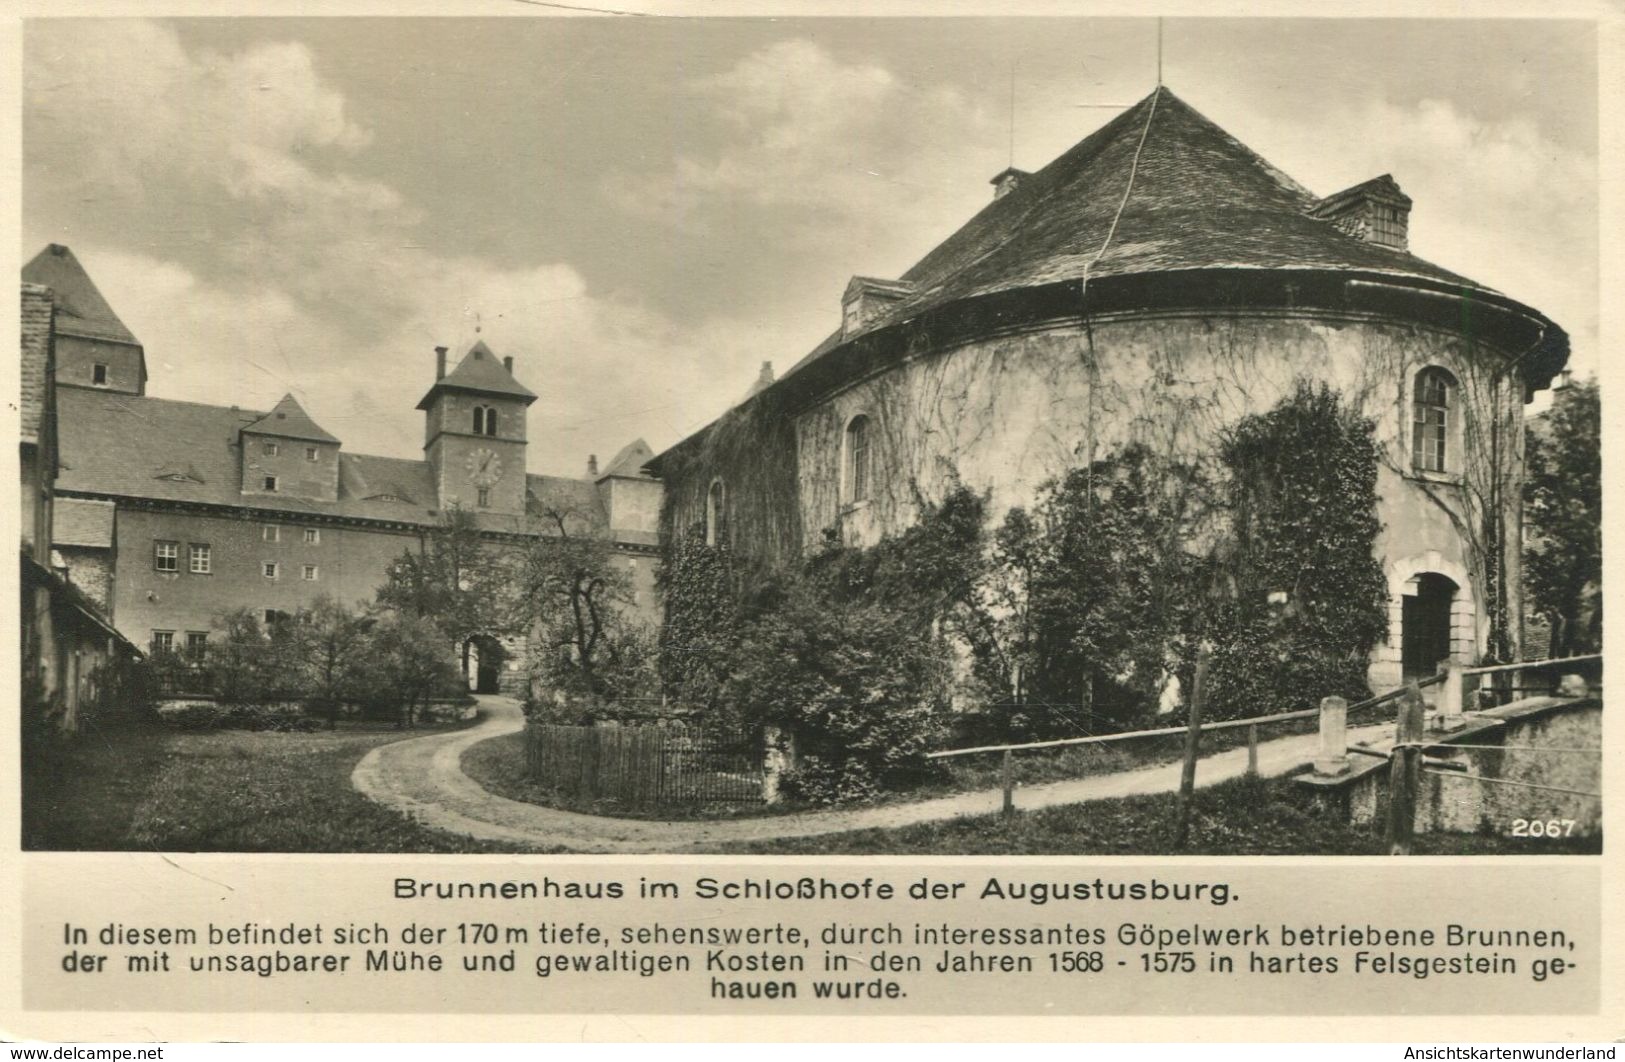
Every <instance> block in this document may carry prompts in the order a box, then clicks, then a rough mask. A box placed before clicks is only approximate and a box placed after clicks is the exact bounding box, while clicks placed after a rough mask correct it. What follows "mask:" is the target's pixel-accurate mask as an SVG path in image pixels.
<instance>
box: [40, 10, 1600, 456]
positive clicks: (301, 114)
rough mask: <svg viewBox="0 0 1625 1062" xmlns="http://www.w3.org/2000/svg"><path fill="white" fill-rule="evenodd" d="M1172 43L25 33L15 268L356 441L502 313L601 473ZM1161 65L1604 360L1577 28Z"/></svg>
mask: <svg viewBox="0 0 1625 1062" xmlns="http://www.w3.org/2000/svg"><path fill="white" fill-rule="evenodd" d="M1155 56H1156V29H1155V22H1154V21H1152V20H1148V19H1146V20H1139V19H1117V20H1100V19H1076V20H1040V19H1008V20H1000V19H968V18H956V19H885V20H878V19H877V20H864V19H776V20H724V19H672V20H663V19H626V20H622V19H596V18H595V19H557V18H534V19H532V18H525V19H517V18H503V19H488V20H487V19H446V18H434V19H337V18H333V19H305V20H296V19H242V18H237V19H197V20H178V21H156V22H150V21H123V20H118V21H112V20H108V21H102V20H85V19H76V20H71V21H66V20H64V21H54V20H33V21H31V22H30V23H29V24H28V25H27V27H26V29H25V35H24V81H23V84H24V102H25V112H24V127H23V134H24V147H23V152H24V184H23V200H24V202H23V205H24V211H23V227H22V229H23V247H22V248H21V253H22V254H23V256H24V258H25V259H26V258H27V257H29V256H32V255H33V253H34V252H35V251H37V250H38V249H39V248H40V247H41V246H42V245H43V244H45V243H47V242H52V241H55V242H59V243H66V244H68V245H70V246H71V247H73V248H74V250H75V252H76V253H77V254H78V255H79V257H80V259H81V260H82V261H83V262H84V263H85V265H86V267H87V268H88V269H89V271H90V273H91V275H92V276H93V277H94V279H95V280H96V282H97V284H98V285H99V286H100V287H101V289H102V291H103V293H104V294H105V295H107V297H108V299H109V301H110V302H111V303H112V304H113V306H114V308H115V309H116V310H117V311H118V312H119V314H120V315H121V316H122V317H123V319H124V321H125V323H126V324H127V325H129V326H130V328H131V329H132V330H133V331H134V332H135V333H136V335H137V336H139V337H140V338H141V339H142V341H143V342H144V343H145V344H146V349H147V358H148V364H149V368H150V371H151V374H152V379H151V383H150V393H151V394H154V395H159V396H163V397H168V398H182V399H191V400H196V401H206V402H219V403H235V404H238V405H243V406H250V407H255V406H257V407H261V408H269V406H270V405H271V404H272V403H274V402H275V401H276V400H277V398H279V397H280V396H281V395H282V394H284V393H285V392H288V391H292V392H293V393H294V394H295V395H296V396H298V398H299V399H300V401H301V402H303V403H304V404H305V406H306V408H307V409H308V410H310V412H311V413H312V415H313V416H314V417H315V418H316V420H317V421H318V422H320V423H321V424H323V425H324V426H326V427H327V428H328V429H329V430H331V431H333V432H334V433H336V434H337V435H339V436H340V437H341V438H343V439H344V442H345V446H346V448H348V449H350V450H355V451H361V452H372V453H384V454H391V455H396V456H405V457H409V456H415V455H416V454H418V453H419V452H421V446H422V434H421V432H422V427H421V422H420V420H419V417H420V414H418V413H416V412H415V411H414V409H413V406H414V404H415V403H416V401H417V399H418V398H419V397H420V396H421V395H422V393H423V391H424V389H425V388H426V387H427V386H428V384H429V382H430V379H431V377H432V362H433V355H432V350H433V348H434V346H436V345H437V344H446V345H449V346H452V347H453V348H454V350H455V351H457V352H458V353H460V349H459V348H461V349H466V347H467V346H468V345H469V344H470V343H471V342H472V341H473V339H474V336H475V330H476V328H478V329H480V331H481V334H482V335H483V337H484V338H485V339H487V341H488V342H489V343H490V344H491V345H492V346H493V347H494V348H495V349H496V350H497V352H498V353H500V354H512V355H514V356H515V357H516V359H517V362H518V374H519V376H520V378H521V379H522V380H523V381H524V382H525V383H526V384H527V385H528V386H530V388H531V389H532V390H534V391H536V392H537V393H538V394H539V395H540V396H541V398H540V400H539V401H538V402H537V403H536V404H535V406H533V407H532V409H531V417H530V438H531V446H530V465H531V470H532V471H535V472H552V473H562V474H579V473H580V471H581V468H582V465H583V463H584V461H585V458H586V455H587V454H588V453H590V452H596V453H598V454H600V455H605V454H608V453H611V452H613V451H614V450H616V449H618V448H619V447H620V446H621V445H623V444H624V443H626V442H628V441H630V440H631V439H633V438H636V437H638V436H643V437H645V438H647V440H648V441H649V443H650V444H651V445H653V446H654V447H655V449H656V450H657V451H658V450H659V449H661V448H663V447H664V446H666V445H669V444H671V443H672V442H675V441H676V440H677V439H678V438H680V437H682V436H683V435H685V434H687V433H688V432H689V431H692V430H693V429H695V428H697V427H699V426H701V425H702V424H704V423H705V422H706V421H708V420H709V419H711V418H712V417H714V416H715V415H716V414H717V413H719V412H720V411H721V410H722V409H723V408H725V407H726V406H727V405H729V404H730V403H731V402H732V401H734V400H736V399H737V398H738V397H739V395H741V394H742V393H743V392H744V391H745V389H746V388H747V386H748V385H749V384H750V382H751V380H752V379H753V378H754V377H755V375H756V371H757V367H758V366H759V364H760V363H761V362H762V361H764V360H770V361H772V362H774V364H775V365H777V366H778V367H780V368H781V369H782V368H784V367H787V366H788V365H790V364H791V363H793V362H794V361H795V360H797V359H798V358H799V357H800V356H801V355H802V354H804V353H805V352H806V351H807V350H808V349H809V348H811V347H812V346H813V345H815V344H816V343H817V342H818V341H819V340H820V339H821V338H823V336H824V335H826V334H827V333H828V332H830V331H831V330H832V329H833V328H834V327H836V326H837V325H838V323H839V302H840V296H841V291H842V289H843V288H844V287H845V285H846V281H847V279H848V278H849V277H850V276H852V275H853V274H855V273H862V274H867V275H876V276H896V275H898V274H899V273H901V272H902V271H903V270H905V269H906V268H907V267H908V266H909V265H910V264H912V263H913V262H914V261H915V260H916V259H918V258H919V257H921V256H922V255H923V254H924V253H925V252H926V251H928V250H929V249H930V248H931V247H932V246H933V245H934V244H936V243H937V242H939V241H940V240H941V239H942V238H944V237H945V236H947V235H948V234H949V233H950V232H952V231H953V229H955V228H956V227H957V226H958V225H959V224H960V223H962V222H963V221H964V220H966V219H967V218H969V217H970V216H971V215H972V214H973V213H974V212H975V211H976V210H978V209H980V207H981V206H982V205H983V203H985V202H986V201H987V199H988V197H989V195H990V189H989V187H988V185H987V183H986V182H987V179H988V178H989V177H991V176H992V175H993V174H994V173H996V172H997V171H998V170H1000V169H1002V168H1003V167H1004V166H1005V165H1007V164H1008V163H1009V162H1010V161H1011V160H1012V141H1013V157H1014V163H1015V165H1017V166H1019V167H1022V168H1024V169H1036V168H1037V167H1039V166H1042V165H1043V164H1045V163H1047V162H1048V161H1049V160H1050V159H1052V158H1054V157H1055V155H1057V154H1058V153H1059V152H1061V151H1062V150H1064V149H1065V148H1066V147H1068V146H1070V145H1071V144H1072V143H1074V142H1076V141H1077V140H1079V139H1081V138H1082V137H1083V136H1084V135H1086V134H1087V133H1089V132H1090V131H1091V130H1093V129H1094V128H1096V127H1098V126H1099V125H1101V124H1102V123H1104V122H1105V121H1107V120H1109V119H1110V118H1111V117H1112V116H1113V115H1114V114H1116V113H1117V111H1116V109H1115V108H1119V107H1121V106H1124V105H1127V104H1131V103H1133V102H1134V101H1135V100H1137V99H1139V98H1140V97H1142V96H1144V95H1145V94H1146V93H1148V92H1149V91H1150V90H1151V89H1152V87H1153V86H1154V85H1155V77H1156V73H1155V70H1156V59H1155ZM1012 69H1013V70H1014V108H1013V114H1014V120H1013V123H1012V100H1011V96H1012V93H1011V84H1012ZM1165 77H1166V81H1167V83H1168V85H1169V87H1170V88H1172V89H1173V90H1174V91H1175V92H1177V93H1178V94H1179V95H1180V96H1181V97H1182V98H1184V99H1185V100H1186V101H1187V102H1189V103H1190V104H1192V105H1193V106H1195V107H1196V108H1197V109H1198V110H1201V111H1202V112H1203V113H1205V114H1207V115H1208V117H1210V118H1212V119H1213V120H1215V121H1217V122H1218V123H1219V124H1220V125H1222V126H1224V127H1225V128H1227V129H1229V130H1230V131H1231V132H1232V133H1233V134H1235V135H1236V136H1237V137H1239V138H1240V139H1241V140H1243V141H1244V142H1246V143H1247V144H1249V145H1250V146H1251V147H1253V148H1254V149H1255V150H1257V151H1259V152H1260V153H1261V154H1263V155H1264V156H1265V157H1266V158H1268V159H1269V160H1270V161H1272V162H1274V163H1275V164H1276V165H1277V166H1279V167H1281V168H1282V169H1284V170H1286V171H1287V172H1288V173H1290V174H1292V175H1293V176H1294V177H1296V178H1297V179H1298V180H1300V181H1301V182H1303V183H1304V184H1306V185H1308V186H1309V187H1310V188H1311V189H1313V190H1314V191H1316V192H1318V193H1320V194H1326V193H1329V192H1332V191H1336V190H1337V189H1339V188H1342V187H1345V186H1347V185H1350V184H1353V183H1355V182H1357V181H1361V180H1364V179H1366V178H1368V177H1372V176H1375V175H1377V174H1379V173H1384V172H1391V173H1392V174H1393V175H1394V176H1395V178H1396V179H1397V180H1398V181H1399V182H1400V184H1401V185H1402V186H1403V187H1404V189H1405V191H1406V192H1407V193H1408V194H1409V195H1410V196H1411V197H1412V198H1413V199H1414V200H1415V207H1414V209H1413V211H1412V215H1411V247H1412V250H1413V251H1415V252H1416V253H1418V254H1420V255H1422V256H1423V257H1424V258H1428V259H1430V260H1432V261H1435V262H1437V263H1439V264H1440V265H1443V266H1446V267H1448V268H1451V269H1455V270H1457V271H1460V272H1463V273H1465V274H1467V275H1469V276H1471V277H1473V278H1475V279H1477V280H1479V281H1481V282H1483V283H1486V284H1489V285H1491V286H1493V287H1496V288H1499V289H1500V290H1502V291H1504V292H1506V293H1508V294H1510V295H1512V296H1514V297H1516V298H1519V299H1521V300H1523V301H1525V302H1528V303H1530V304H1532V305H1534V306H1536V307H1538V308H1540V309H1542V310H1544V311H1545V312H1547V313H1548V314H1549V315H1551V316H1552V317H1553V318H1554V319H1555V320H1557V321H1558V323H1559V324H1561V325H1563V326H1564V327H1565V328H1567V329H1568V330H1569V331H1570V333H1571V334H1572V335H1573V337H1574V345H1575V365H1576V367H1577V368H1579V369H1580V370H1581V371H1583V372H1589V371H1592V370H1593V368H1594V366H1595V365H1596V349H1595V348H1596V329H1597V310H1596V302H1597V265H1596V258H1597V230H1596V211H1597V203H1596V155H1597V100H1596V87H1595V85H1596V54H1595V43H1594V39H1593V37H1592V34H1591V28H1590V26H1589V25H1587V24H1585V23H1577V22H1568V23H1562V22H1540V21H1532V20H1517V21H1504V22H1491V21H1459V20H1458V21H1421V20H1404V21H1379V20H1348V21H1343V20H1332V19H1315V20H1271V19H1256V20H1195V19H1180V20H1170V21H1169V22H1168V23H1167V24H1166V45H1165ZM1012 126H1013V129H1012ZM1012 134H1013V135H1012Z"/></svg>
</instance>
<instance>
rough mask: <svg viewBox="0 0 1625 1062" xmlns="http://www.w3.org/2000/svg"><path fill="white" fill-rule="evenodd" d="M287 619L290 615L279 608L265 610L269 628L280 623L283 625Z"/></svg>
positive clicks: (266, 623)
mask: <svg viewBox="0 0 1625 1062" xmlns="http://www.w3.org/2000/svg"><path fill="white" fill-rule="evenodd" d="M287 618H288V614H287V613H286V612H284V611H282V610H281V609H279V608H268V609H266V610H265V625H266V626H267V627H272V626H275V625H276V624H278V623H282V622H284V621H285V620H287Z"/></svg>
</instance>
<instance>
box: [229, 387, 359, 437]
mask: <svg viewBox="0 0 1625 1062" xmlns="http://www.w3.org/2000/svg"><path fill="white" fill-rule="evenodd" d="M243 431H245V432H252V433H254V434H256V435H279V436H281V437H283V438H285V439H306V440H309V441H310V442H325V443H337V442H338V441H339V440H338V437H337V436H335V435H333V434H331V433H330V432H328V431H327V430H326V429H325V428H323V427H322V426H321V425H319V424H317V423H316V422H315V421H314V420H311V419H310V414H309V413H306V412H305V410H304V407H303V406H301V405H300V404H299V402H298V401H297V400H296V399H295V398H294V397H293V395H283V396H282V401H280V402H278V403H277V404H276V405H275V406H274V407H272V409H271V412H269V413H267V414H265V416H263V417H261V418H260V419H259V420H256V421H255V422H254V423H252V424H250V425H248V426H247V427H246V428H244V429H243Z"/></svg>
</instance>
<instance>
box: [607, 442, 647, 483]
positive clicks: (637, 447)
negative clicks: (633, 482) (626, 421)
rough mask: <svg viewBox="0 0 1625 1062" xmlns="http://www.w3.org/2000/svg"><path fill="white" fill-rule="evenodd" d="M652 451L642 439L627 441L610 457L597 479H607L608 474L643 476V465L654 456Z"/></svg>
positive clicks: (629, 476)
mask: <svg viewBox="0 0 1625 1062" xmlns="http://www.w3.org/2000/svg"><path fill="white" fill-rule="evenodd" d="M654 455H655V454H654V451H653V450H651V449H649V444H648V443H646V442H644V441H643V440H642V439H638V440H635V441H633V442H630V443H627V444H626V445H625V446H623V447H621V450H620V452H619V453H617V454H616V455H615V456H614V457H613V458H611V459H610V462H609V464H608V465H606V466H605V467H604V471H603V472H601V473H600V474H599V476H598V478H599V479H601V480H602V479H608V478H609V477H610V476H624V477H628V478H633V479H641V478H643V466H644V465H646V464H648V463H649V462H650V461H651V460H652V459H653V458H654Z"/></svg>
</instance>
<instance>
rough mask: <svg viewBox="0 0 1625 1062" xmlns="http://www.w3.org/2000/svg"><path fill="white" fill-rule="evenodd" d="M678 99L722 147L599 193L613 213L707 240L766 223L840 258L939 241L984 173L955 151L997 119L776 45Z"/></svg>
mask: <svg viewBox="0 0 1625 1062" xmlns="http://www.w3.org/2000/svg"><path fill="white" fill-rule="evenodd" d="M683 90H684V91H686V92H687V93H689V94H690V95H692V96H693V97H694V98H695V100H696V101H697V102H698V104H699V105H700V113H701V115H702V117H701V120H702V121H707V122H708V123H710V125H712V126H714V127H716V130H717V139H719V140H720V141H721V144H720V146H719V147H718V148H717V149H716V150H714V151H710V152H707V153H703V154H688V155H682V156H679V157H678V158H677V159H676V160H675V162H674V163H673V164H672V165H671V166H669V167H667V168H663V169H659V170H656V171H654V172H645V173H638V174H630V173H623V174H619V175H616V176H614V177H613V178H612V179H611V180H610V181H609V182H608V185H607V190H608V194H609V195H610V197H611V199H612V201H613V202H615V203H616V204H617V205H619V206H621V207H622V208H624V209H627V210H629V211H632V212H634V213H636V214H639V215H641V216H643V217H646V218H649V219H653V220H655V221H657V222H661V223H666V224H673V225H676V226H679V227H683V228H687V229H697V230H702V231H704V230H720V229H723V228H726V227H730V226H736V225H739V224H741V223H742V219H743V220H745V221H748V222H749V223H751V224H752V225H758V226H759V225H763V224H764V219H766V220H765V224H766V225H767V226H768V227H769V228H770V229H771V230H772V231H773V233H774V234H775V235H784V236H787V237H789V238H791V239H793V240H795V241H796V242H798V243H800V244H802V245H804V246H814V247H821V248H822V247H828V246H831V245H840V246H842V247H844V248H845V249H846V254H845V257H846V258H847V259H848V260H853V261H856V260H869V261H875V260H889V261H899V262H902V261H906V260H903V259H899V258H898V252H899V249H900V248H910V249H913V250H914V253H915V254H917V253H918V251H919V250H920V247H919V245H920V243H921V241H922V239H924V238H925V237H924V235H922V234H930V233H945V232H946V231H947V230H948V228H951V227H952V226H953V225H957V224H958V222H960V221H962V220H963V219H964V218H965V217H967V216H968V213H967V207H968V209H969V211H971V212H973V211H974V210H975V209H976V206H979V205H980V202H979V201H980V200H982V199H985V197H986V195H987V194H988V193H987V191H986V188H985V186H984V185H982V183H981V182H982V181H985V180H986V179H987V177H989V176H991V173H985V174H981V175H980V177H979V178H977V177H972V178H970V179H969V180H967V179H966V174H967V173H980V170H981V169H983V168H985V161H986V160H985V152H982V151H977V152H973V153H969V154H967V152H966V150H965V148H964V145H965V144H967V143H981V144H985V143H988V142H991V141H998V140H999V139H1000V136H999V133H998V130H996V129H994V126H995V125H997V122H996V121H995V119H994V118H993V116H992V115H991V114H989V113H988V112H987V111H986V110H985V109H984V108H983V107H981V106H979V105H978V104H977V103H976V101H973V100H971V99H970V98H968V97H966V96H965V95H964V94H963V93H961V92H959V91H957V90H955V89H953V88H950V87H946V86H938V87H932V86H922V85H917V84H910V83H906V82H904V81H903V80H901V79H899V78H898V77H896V76H895V75H894V74H892V73H891V72H890V71H888V70H886V69H885V68H884V67H880V66H877V65H874V64H871V63H864V62H845V61H843V60H841V59H840V58H838V57H836V56H834V55H832V54H831V53H830V52H829V51H827V50H825V49H824V48H823V47H821V46H820V45H818V44H816V43H813V42H811V41H806V40H787V41H781V42H778V43H774V44H771V45H768V46H766V47H764V48H761V49H760V50H758V51H756V52H753V53H751V54H749V55H747V56H745V57H744V58H742V59H741V60H740V61H739V62H738V63H737V64H736V65H734V66H733V67H732V68H731V69H729V70H727V71H725V72H724V73H722V74H719V75H714V76H710V77H706V78H701V79H697V80H695V81H694V82H691V83H690V84H689V85H687V86H684V89H683ZM970 190H974V193H973V194H974V196H975V197H976V200H978V201H977V202H976V206H971V205H970V203H971V200H970V199H969V197H968V195H967V192H968V191H970Z"/></svg>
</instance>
